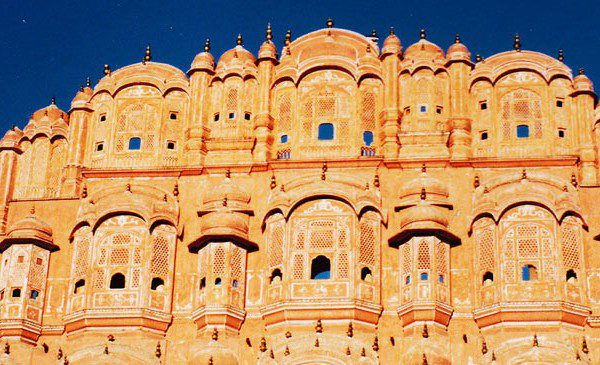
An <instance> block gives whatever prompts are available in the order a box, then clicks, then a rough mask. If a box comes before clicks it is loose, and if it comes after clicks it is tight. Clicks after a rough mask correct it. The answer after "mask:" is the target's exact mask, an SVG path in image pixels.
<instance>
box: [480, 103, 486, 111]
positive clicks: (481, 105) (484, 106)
mask: <svg viewBox="0 0 600 365" xmlns="http://www.w3.org/2000/svg"><path fill="white" fill-rule="evenodd" d="M479 108H480V109H481V110H486V109H487V102H485V101H482V102H481V103H479Z"/></svg>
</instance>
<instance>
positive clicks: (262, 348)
mask: <svg viewBox="0 0 600 365" xmlns="http://www.w3.org/2000/svg"><path fill="white" fill-rule="evenodd" d="M258 349H259V350H260V352H265V351H267V339H265V338H264V337H261V339H260V346H259V347H258Z"/></svg>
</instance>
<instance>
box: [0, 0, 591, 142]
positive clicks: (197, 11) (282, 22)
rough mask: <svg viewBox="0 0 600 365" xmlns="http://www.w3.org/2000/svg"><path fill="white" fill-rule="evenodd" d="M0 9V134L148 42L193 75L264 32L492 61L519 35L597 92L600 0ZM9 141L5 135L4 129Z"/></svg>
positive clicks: (26, 5) (62, 100) (151, 0)
mask: <svg viewBox="0 0 600 365" xmlns="http://www.w3.org/2000/svg"><path fill="white" fill-rule="evenodd" d="M1 8H2V11H1V12H0V24H1V28H0V70H1V74H0V82H1V87H0V128H1V129H2V130H5V129H6V128H9V127H10V126H11V125H12V124H16V125H18V126H19V127H21V128H22V127H24V126H25V124H26V123H27V120H28V119H29V115H30V114H31V113H32V112H33V111H35V110H37V109H39V108H41V107H44V106H46V105H48V104H49V103H50V99H51V97H52V96H53V95H56V99H57V104H58V106H59V107H60V108H62V109H63V110H65V111H67V110H68V109H69V106H70V102H71V100H72V98H73V97H74V96H75V93H76V92H77V89H78V88H79V85H81V84H82V83H84V82H85V78H86V76H88V75H89V76H91V77H92V83H93V84H95V83H96V82H97V80H98V79H99V78H100V77H101V76H102V67H103V65H104V64H105V63H108V64H110V66H111V69H113V70H115V69H117V68H119V67H122V66H125V65H128V64H131V63H135V62H139V61H140V60H141V59H142V57H143V54H144V49H145V47H146V44H147V43H151V44H152V56H153V60H154V61H157V62H165V63H169V64H172V65H174V66H176V67H178V68H180V69H182V70H183V71H187V70H188V69H189V65H190V63H191V61H192V59H193V58H194V56H195V55H196V54H197V53H198V52H200V51H201V49H202V45H203V44H204V40H205V39H206V38H207V37H210V38H211V42H212V50H211V52H212V53H213V54H214V55H215V56H216V57H218V56H219V55H220V54H221V53H222V52H224V51H225V50H227V49H229V48H231V47H233V46H234V45H235V40H236V36H237V34H238V33H242V34H243V37H244V46H245V47H246V48H247V49H249V50H250V51H252V52H253V53H254V54H256V52H257V50H258V47H259V46H260V44H261V43H262V42H263V40H264V33H265V27H266V24H267V22H270V23H271V25H272V27H273V33H274V36H275V38H274V42H275V44H276V45H277V46H278V48H279V49H280V48H281V45H282V43H283V38H284V34H285V31H286V30H287V29H288V28H290V29H292V36H293V38H296V37H297V36H299V35H301V34H304V33H307V32H309V31H312V30H315V29H318V28H323V27H324V26H325V21H326V19H327V17H329V16H331V17H332V18H333V20H334V22H335V26H336V27H339V28H346V29H351V30H354V31H356V32H360V33H364V34H366V33H370V31H371V29H373V28H375V29H376V30H377V31H378V33H379V35H380V37H381V38H382V40H381V41H380V44H381V42H382V41H383V38H384V37H385V36H386V35H387V34H388V30H389V27H390V26H391V25H393V26H394V27H395V30H396V34H397V35H398V36H399V37H400V40H401V41H402V44H403V46H404V48H405V49H406V47H407V46H408V45H410V44H411V43H414V42H416V41H417V40H418V37H419V30H420V29H421V28H425V29H426V30H427V39H428V40H430V41H432V42H434V43H437V44H438V45H439V46H441V47H442V48H443V49H444V50H446V49H447V47H448V46H449V45H450V44H451V43H452V41H453V40H454V35H455V33H460V35H461V38H462V40H463V43H465V44H466V45H467V47H468V48H469V50H470V51H471V53H472V55H473V58H474V57H475V54H476V53H479V54H481V55H482V56H483V57H489V56H490V55H492V54H494V53H498V52H501V51H505V50H510V49H512V43H513V37H514V34H515V33H519V34H520V36H521V42H522V45H523V49H527V50H534V51H540V52H544V53H547V54H549V55H552V56H555V55H556V53H557V50H558V49H559V48H562V49H564V52H565V63H566V64H567V65H568V66H569V67H571V68H572V69H573V70H574V72H575V73H576V70H577V68H578V67H584V68H585V70H586V74H587V75H588V76H589V77H590V78H591V79H592V81H596V84H597V85H598V89H600V62H599V61H598V60H600V2H599V1H597V0H596V1H594V0H585V1H572V2H571V1H556V0H550V1H526V0H521V1H512V0H505V1H460V0H457V1H431V0H420V1H398V0H396V1H387V0H386V1H379V2H377V1H364V0H363V1H335V2H329V1H323V0H319V1H315V0H304V1H294V2H290V1H271V2H265V3H255V2H251V1H226V0H224V1H212V0H210V1H206V0H203V1H188V2H184V1H165V0H162V1H156V0H147V1H114V2H112V1H110V2H109V1H107V2H95V3H93V4H92V2H91V1H70V2H66V1H41V0H38V1H25V0H24V1H9V0H3V1H2V5H1ZM2 135H3V131H2Z"/></svg>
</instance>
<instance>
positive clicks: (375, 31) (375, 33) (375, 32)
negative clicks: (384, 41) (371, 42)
mask: <svg viewBox="0 0 600 365" xmlns="http://www.w3.org/2000/svg"><path fill="white" fill-rule="evenodd" d="M371 37H373V38H377V37H378V35H377V30H375V28H373V29H371Z"/></svg>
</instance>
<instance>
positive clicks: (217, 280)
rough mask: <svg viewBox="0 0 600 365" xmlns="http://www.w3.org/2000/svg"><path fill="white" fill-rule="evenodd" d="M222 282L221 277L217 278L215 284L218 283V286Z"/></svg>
mask: <svg viewBox="0 0 600 365" xmlns="http://www.w3.org/2000/svg"><path fill="white" fill-rule="evenodd" d="M221 282H222V280H221V278H216V279H215V285H216V286H220V285H221Z"/></svg>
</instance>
